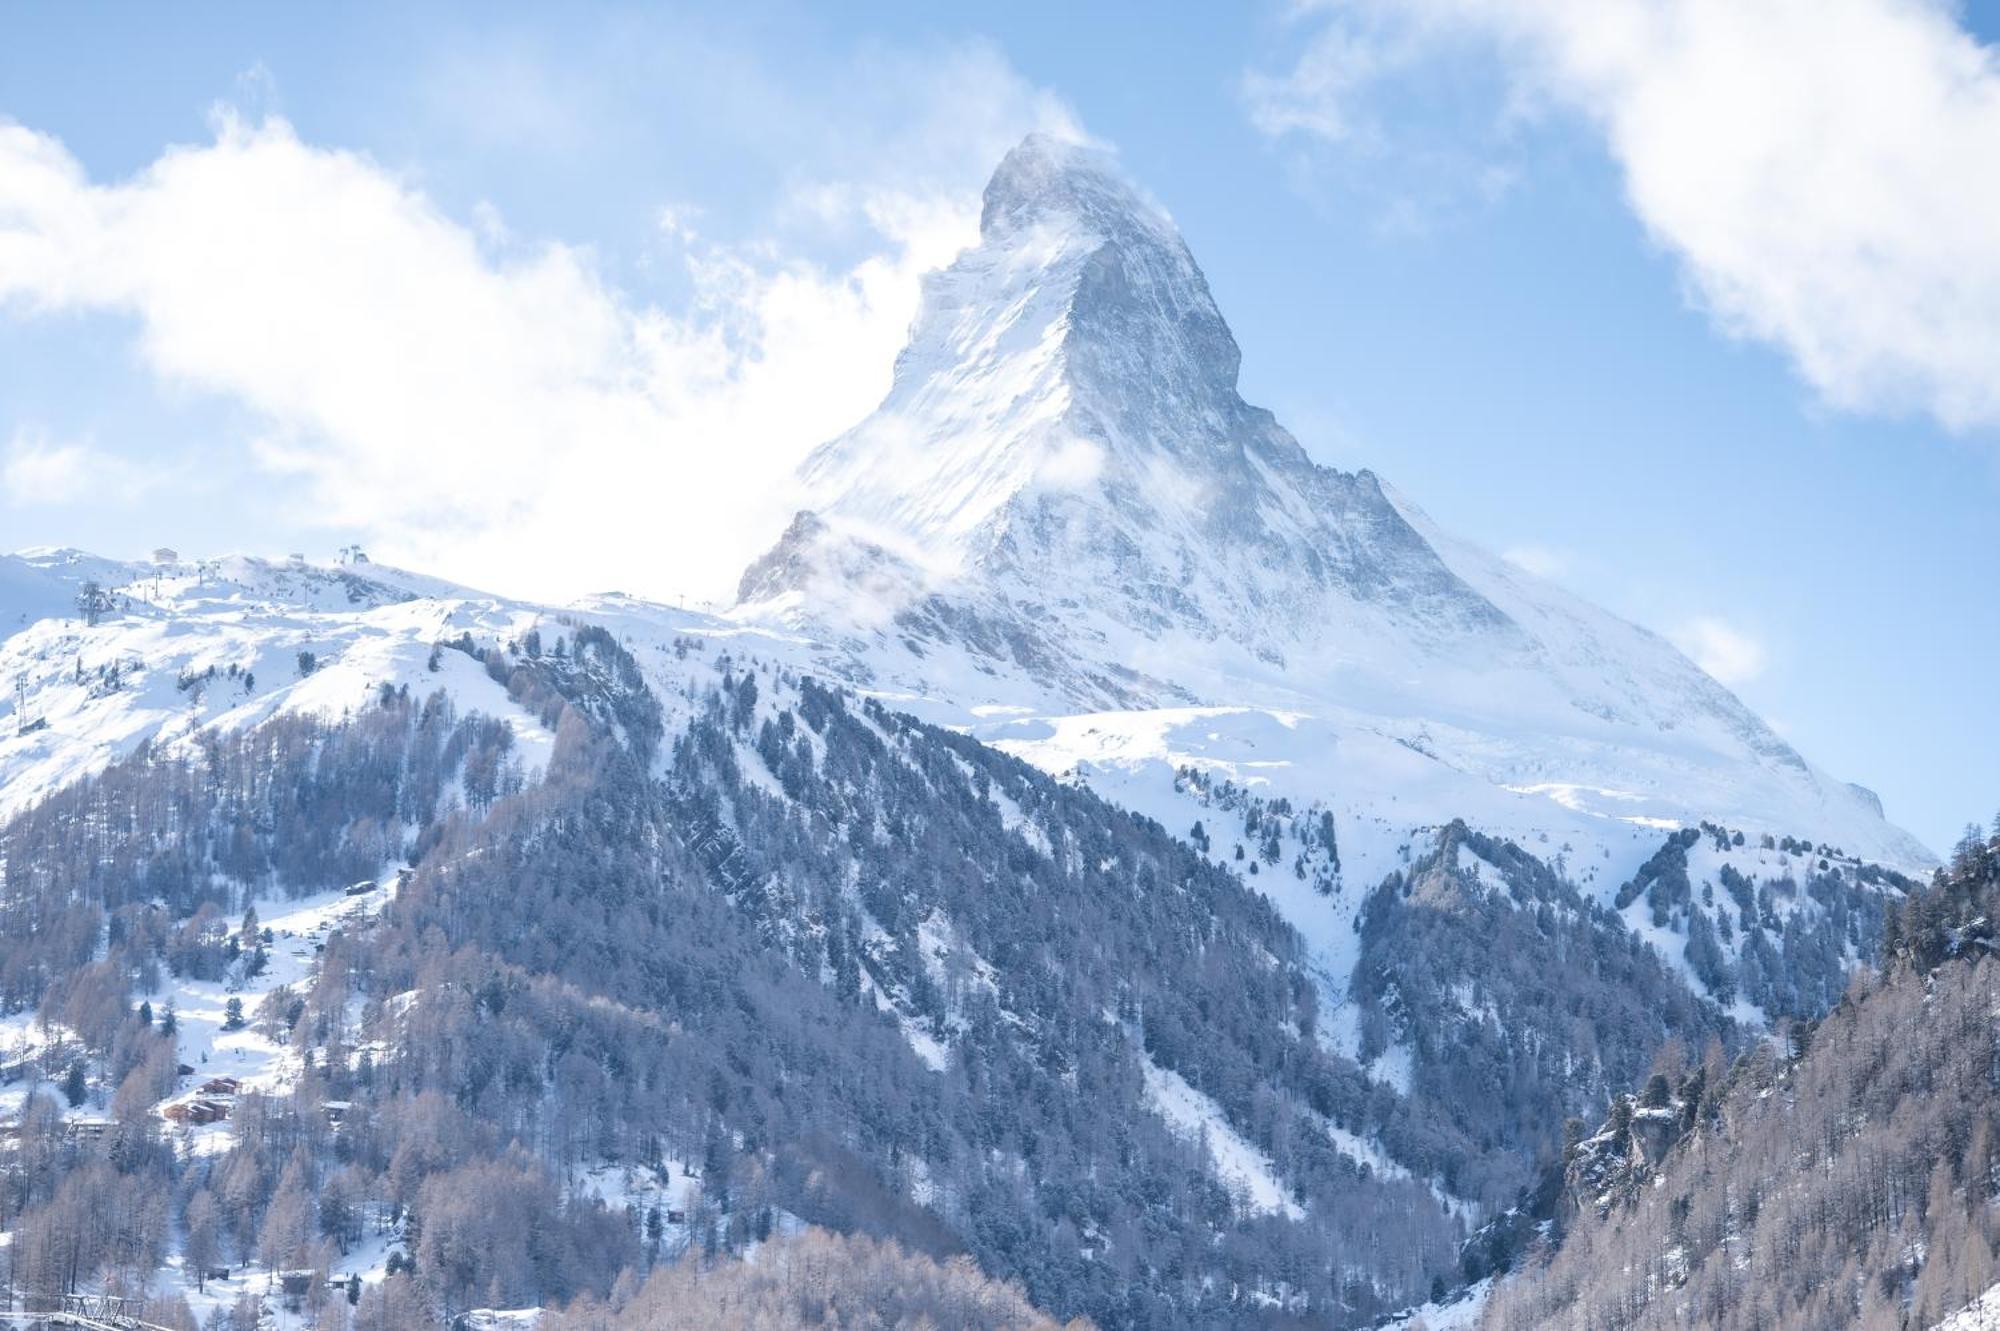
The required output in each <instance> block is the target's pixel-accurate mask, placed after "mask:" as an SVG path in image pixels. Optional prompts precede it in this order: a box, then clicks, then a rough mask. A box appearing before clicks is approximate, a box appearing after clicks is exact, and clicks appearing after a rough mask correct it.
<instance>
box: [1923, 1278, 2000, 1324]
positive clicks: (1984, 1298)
mask: <svg viewBox="0 0 2000 1331" xmlns="http://www.w3.org/2000/svg"><path fill="white" fill-rule="evenodd" d="M1937 1331H2000V1285H1995V1286H1994V1287H1993V1288H1992V1289H1989V1290H1987V1291H1986V1292H1985V1293H1984V1294H1982V1295H1980V1296H1979V1298H1978V1299H1976V1300H1975V1301H1973V1302H1972V1303H1969V1304H1967V1305H1966V1306H1965V1307H1963V1308H1960V1309H1959V1310H1958V1311H1957V1312H1955V1313H1953V1314H1952V1315H1951V1316H1949V1317H1947V1318H1945V1319H1944V1320H1943V1321H1942V1322H1939V1323H1938V1324H1937Z"/></svg>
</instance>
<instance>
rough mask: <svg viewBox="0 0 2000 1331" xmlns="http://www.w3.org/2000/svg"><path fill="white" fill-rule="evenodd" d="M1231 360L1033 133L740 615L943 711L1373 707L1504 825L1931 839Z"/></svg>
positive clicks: (851, 672)
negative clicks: (1511, 560) (1316, 439)
mask: <svg viewBox="0 0 2000 1331" xmlns="http://www.w3.org/2000/svg"><path fill="white" fill-rule="evenodd" d="M1239 361H1240V355H1239V351H1238V348H1237V344H1236V341H1235V339H1234V337H1233V336H1232V335H1231V333H1230V330H1229V327H1228V325H1227V323H1226V322H1225V321H1224V319H1223V316H1222V314H1221V312H1220V310H1219V309H1218V308H1217V306H1216V303H1215V300H1214V298H1213V295H1212V293H1211V292H1210V290H1209V287H1208V283H1207V281H1206V279H1205V278H1204V277H1203V275H1202V272H1201V269H1200V267H1199V266H1198V265H1197V263H1196V262H1195V259H1194V257H1193V255H1192V254H1191V253H1190V252H1189V249H1188V247H1187V245H1186V244H1185V243H1184V242H1183V240H1182V238H1181V236H1180V234H1179V232H1178V230H1177V229H1176V228H1175V227H1174V225H1173V223H1172V221H1171V219H1170V218H1169V217H1168V216H1167V214H1166V212H1165V211H1164V210H1163V209H1162V208H1160V207H1159V206H1158V205H1156V204H1154V203H1152V202H1151V201H1150V200H1148V199H1147V198H1146V197H1145V196H1144V194H1143V193H1142V192H1141V191H1140V190H1138V189H1137V188H1135V187H1134V186H1132V185H1131V184H1129V183H1128V182H1127V181H1125V179H1124V178H1123V177H1122V175H1121V174H1120V173H1119V171H1118V168H1117V166H1116V165H1115V163H1114V162H1113V161H1112V159H1111V158H1109V157H1108V156H1107V155H1105V154H1103V153H1101V152H1098V151H1096V150H1093V149H1091V148H1088V147H1084V146H1079V145H1075V144H1068V143H1063V142H1061V141H1058V140H1054V139H1049V138H1043V137H1033V138H1030V139H1029V140H1027V141H1026V142H1024V143H1022V144H1021V145H1020V146H1019V147H1017V148H1016V149H1015V150H1014V151H1013V152H1011V153H1010V154H1008V156H1007V157H1006V159H1005V160H1004V161H1003V162H1002V163H1001V164H1000V166H999V168H998V170H997V171H996V172H995V173H994V176H993V179H992V182H991V183H990V184H989V186H988V187H987V191H986V196H985V209H984V216H983V219H982V228H981V237H980V241H979V243H978V244H977V245H975V246H973V247H972V248H970V249H968V250H966V251H965V252H963V253H962V254H960V255H959V256H958V258H957V259H955V260H954V261H953V262H952V263H951V264H950V265H949V266H948V267H946V268H945V269H943V270H941V271H940V272H937V273H934V274H932V275H931V276H930V277H929V278H928V279H927V281H926V283H925V287H924V298H923V302H922V306H921V309H920V311H919V314H918V317H917V319H916V320H915V322H914V324H913V326H912V329H911V334H910V341H909V344H908V345H907V347H906V348H905V350H904V351H903V353H902V355H901V356H900V357H899V359H898V362H897V365H896V372H895V377H894V381H893V383H892V386H891V388H890V391H889V393H888V395H887V396H886V397H885V398H884V400H883V402H882V404H881V405H880V407H879V408H878V409H877V410H876V412H875V413H874V414H873V415H871V416H870V417H869V418H868V419H866V420H864V421H863V422H861V423H860V424H859V425H857V426H856V427H854V428H853V429H852V430H850V431H848V432H847V433H846V434H844V435H841V436H840V437H838V438H836V439H834V440H832V441H831V442H829V443H827V444H825V445H823V446H822V447H821V448H820V449H818V450H817V451H816V452H814V453H813V454H812V456H811V457H810V458H809V459H808V460H807V462H806V464H805V465H804V467H803V469H802V479H803V481H804V483H805V485H806V488H807V490H808V492H809V494H810V501H809V503H810V508H809V510H808V511H806V512H803V513H801V515H800V517H799V519H798V520H797V521H795V522H794V523H793V524H792V526H791V528H790V529H789V530H788V531H787V532H786V533H785V535H784V537H783V538H782V539H781V540H780V541H779V543H778V544H777V546H776V547H775V548H774V549H773V550H772V551H770V552H769V553H768V554H767V555H766V556H765V557H763V558H762V559H760V560H758V561H757V562H756V563H755V564H753V565H752V566H751V568H750V569H749V570H748V571H747V572H746V574H745V575H744V578H743V580H742V584H741V588H740V594H739V600H740V604H739V605H738V607H737V609H736V611H735V612H734V615H735V617H736V618H737V619H738V620H739V621H740V622H744V623H748V624H762V625H771V624H774V623H777V624H782V625H783V626H784V627H786V628H787V629H789V630H792V631H795V632H797V633H800V634H802V635H803V636H804V637H805V638H807V639H810V640H814V641H817V642H819V643H821V644H824V646H823V649H822V651H823V656H822V661H823V663H824V666H825V667H826V668H827V669H830V670H833V671H836V672H840V673H845V674H846V675H847V676H848V677H849V678H853V679H857V680H861V681H864V682H866V683H867V684H869V685H870V686H871V687H874V688H877V689H880V690H881V691H883V692H885V693H887V694H890V695H892V696H894V697H896V698H898V699H903V700H909V701H910V703H911V704H912V705H920V706H922V707H924V708H925V709H926V710H928V711H929V712H930V714H932V715H944V716H946V717H947V718H948V717H949V716H950V715H952V714H953V709H957V711H956V715H957V716H958V717H959V718H960V719H965V718H989V719H990V718H993V717H1002V716H1005V717H1014V718H1019V717H1020V716H1022V715H1023V714H1025V715H1027V716H1031V717H1032V716H1040V717H1074V716H1076V715H1077V714H1079V713H1092V714H1096V713H1106V714H1108V713H1110V712H1121V713H1136V712H1139V711H1143V710H1145V709H1158V708H1185V707H1189V706H1195V707H1221V708H1236V709H1248V710H1247V711H1245V712H1243V713H1242V714H1243V715H1244V716H1245V717H1250V718H1255V717H1265V716H1277V715H1280V714H1283V715H1286V716H1304V717H1309V718H1313V719H1314V721H1315V722H1316V723H1318V724H1324V725H1326V726H1329V727H1331V728H1332V733H1333V734H1335V735H1339V736H1347V737H1353V738H1355V739H1356V740H1357V741H1358V737H1359V736H1360V735H1362V734H1363V733H1364V732H1365V733H1366V734H1367V735H1369V736H1370V738H1369V739H1368V741H1367V744H1369V745H1372V744H1373V743H1375V742H1376V741H1377V740H1383V741H1386V742H1389V743H1391V744H1394V745H1398V746H1404V747H1405V749H1406V751H1408V752H1414V753H1417V754H1421V755H1422V756H1423V757H1424V758H1425V759H1426V760H1427V761H1429V762H1431V763H1433V764H1435V765H1436V766H1437V767H1438V769H1439V770H1440V773H1441V774H1444V775H1445V779H1446V781H1447V784H1449V785H1450V786H1451V788H1452V790H1453V793H1452V794H1451V795H1450V796H1449V797H1448V799H1446V800H1444V801H1443V802H1441V803H1439V804H1437V805H1436V806H1435V807H1433V806H1430V805H1426V807H1425V808H1424V810H1423V811H1422V816H1421V817H1418V818H1416V819H1413V820H1412V821H1416V822H1421V821H1425V820H1426V819H1429V820H1432V821H1437V822H1442V821H1445V820H1448V819H1450V818H1453V817H1458V816H1471V814H1470V812H1469V811H1470V810H1472V809H1473V808H1474V806H1475V805H1483V802H1484V798H1485V796H1483V795H1481V794H1480V793H1479V792H1481V791H1482V790H1483V791H1485V792H1487V793H1489V794H1491V795H1492V797H1493V798H1494V799H1496V800H1498V801H1499V804H1498V805H1497V806H1496V807H1495V809H1494V810H1491V811H1489V816H1488V825H1489V826H1499V825H1503V824H1504V825H1506V826H1508V827H1509V828H1510V829H1512V830H1513V831H1516V832H1526V831H1543V832H1545V831H1547V830H1548V829H1549V828H1550V827H1552V826H1556V825H1565V826H1566V825H1568V824H1569V823H1570V821H1571V820H1572V819H1573V818H1574V817H1575V816H1578V815H1581V816H1582V817H1584V818H1585V819H1586V820H1590V819H1607V820H1610V821H1611V822H1612V823H1614V824H1619V825H1630V826H1645V827H1658V826H1661V825H1675V824H1679V823H1690V824H1691V823H1693V822H1695V821H1697V820H1699V819H1702V818H1711V817H1714V818H1732V817H1733V818H1737V819H1740V820H1741V821H1742V822H1744V823H1745V824H1747V825H1750V826H1752V827H1756V828H1760V829H1761V828H1768V829H1771V830H1773V831H1776V832H1780V833H1785V832H1790V831H1795V830H1796V831H1804V830H1807V829H1810V830H1811V831H1812V832H1813V834H1814V835H1815V836H1822V837H1826V838H1828V839H1830V840H1833V841H1834V842H1836V843H1841V842H1845V843H1848V844H1855V845H1862V846H1866V847H1867V848H1869V850H1870V852H1871V853H1877V854H1880V855H1883V856H1885V857H1888V858H1891V859H1895V860H1897V861H1898V862H1904V863H1921V862H1922V861H1923V860H1924V859H1925V858H1926V852H1924V850H1923V849H1922V848H1921V847H1920V846H1917V845H1916V843H1914V842H1913V841H1911V840H1910V839H1909V838H1908V837H1907V835H1906V834H1904V833H1902V832H1900V831H1899V830H1898V829H1895V828H1893V827H1890V826H1889V825H1888V824H1886V823H1884V822H1883V821H1882V819H1881V815H1880V812H1879V810H1878V809H1876V808H1875V807H1874V806H1873V805H1872V804H1871V803H1870V802H1869V801H1868V800H1867V799H1865V798H1864V797H1863V796H1861V795H1859V794H1857V793H1856V792H1855V791H1853V790H1851V789H1849V788H1848V787H1847V786H1846V785H1845V784H1844V783H1841V782H1837V781H1833V780H1831V779H1829V778H1827V777H1826V776H1825V775H1824V774H1822V773H1819V772H1818V771H1817V770H1816V769H1814V768H1813V767H1812V766H1811V765H1810V764H1809V763H1807V762H1806V761H1805V760H1804V759H1803V758H1802V757H1801V756H1800V755H1799V754H1798V753H1797V752H1795V751H1794V750H1793V749H1792V748H1791V746H1789V745H1788V744H1786V743H1785V742H1784V741H1783V740H1782V739H1781V738H1780V737H1779V736H1778V735H1776V734H1775V733H1774V732H1773V731H1772V730H1771V729H1770V727H1768V726H1767V725H1765V724H1764V722H1763V721H1762V720H1760V719H1759V718H1758V717H1757V716H1756V715H1755V714H1754V713H1753V712H1751V711H1750V710H1749V709H1748V708H1746V707H1745V706H1744V705H1743V704H1742V703H1741V702H1740V701H1739V700H1738V699H1736V698H1735V697H1734V696H1733V695H1731V694H1730V693H1729V691H1728V690H1727V689H1725V688H1723V687H1722V686H1721V685H1720V684H1718V683H1716V681H1714V680H1713V679H1711V678H1709V677H1708V676H1707V675H1705V674H1704V673H1702V671H1701V670H1700V669H1698V668H1697V667H1696V666H1695V665H1694V664H1693V663H1692V662H1690V661H1689V660H1687V659H1686V658H1685V657H1684V656H1682V655H1681V653H1680V652H1678V651H1676V650H1675V649H1674V648H1673V647H1672V646H1671V645H1670V644H1668V643H1667V642H1666V641H1664V640H1663V639H1661V638H1659V637H1658V636H1657V635H1654V634H1652V633H1649V632H1646V631H1645V630H1643V629H1640V628H1638V627H1636V626H1634V625H1632V624H1629V623H1626V622H1625V621H1623V620H1620V619H1618V618H1617V617H1616V616H1614V615H1610V614H1607V613H1605V612H1604V611H1602V610H1599V609H1597V608H1596V607H1594V606H1590V605H1588V604H1586V603H1584V602H1582V601H1580V600H1579V599H1578V598H1576V597H1573V596H1570V595H1569V594H1567V593H1565V592H1563V591H1562V590H1561V589H1559V588H1556V587H1553V586H1550V585H1549V584H1547V583H1544V582H1541V581H1539V580H1538V579H1535V578H1533V577H1531V576H1529V575H1527V574H1525V573H1523V572H1521V571H1520V570H1518V569H1515V568H1512V567H1511V566H1509V565H1506V564H1505V563H1504V562H1503V561H1500V560H1498V559H1495V558H1493V557H1492V556H1490V555H1488V554H1486V553H1485V552H1484V551H1481V550H1479V549H1477V548H1475V547H1473V546H1470V545H1468V544H1467V543H1465V542H1462V541H1459V540H1457V539H1455V538H1453V537H1451V536H1450V535H1449V534H1447V533H1445V532H1442V531H1440V530H1439V529H1438V528H1437V527H1436V526H1435V524H1433V523H1431V522H1430V520H1429V519H1428V518H1426V517H1425V516H1424V515H1423V514H1422V512H1421V511H1420V510H1418V509H1417V508H1416V507H1415V506H1414V505H1412V504H1410V503H1409V502H1408V501H1407V500H1405V499H1403V498H1402V497H1401V496H1400V495H1398V494H1397V493H1396V492H1395V491H1394V490H1393V489H1391V488H1390V487H1388V486H1387V485H1385V484H1384V483H1383V482H1381V481H1380V480H1379V479H1378V478H1377V477H1376V476H1375V475H1373V474H1372V473H1370V472H1368V471H1365V470H1364V471H1357V472H1343V471H1338V470H1334V469H1332V468H1328V467H1323V466H1320V465H1318V464H1316V463H1315V462H1314V461H1313V460H1312V459H1311V457H1310V456H1309V455H1308V454H1307V453H1306V451H1305V450H1304V449H1303V448H1302V447H1301V446H1300V444H1299V443H1298V441H1297V440H1296V439H1294V438H1293V437H1292V436H1291V434H1289V433H1288V432H1287V431H1286V430H1285V429H1284V428H1283V427H1282V426H1280V425H1279V424H1278V422H1277V421H1276V420H1275V418H1274V417H1273V416H1272V415H1271V413H1270V412H1268V411H1265V410H1263V409H1261V408H1258V407H1255V406H1252V405H1251V404H1249V403H1247V402H1245V401H1244V400H1243V398H1242V397H1241V395H1240V394H1239V393H1238V391H1237V371H1238V366H1239ZM1524 483H1527V482H1526V481H1525V479H1524ZM1229 715H1232V716H1233V715H1236V713H1233V712H1232V713H1229ZM968 723H969V724H973V725H974V726H975V728H978V727H980V726H983V725H986V724H987V722H986V721H981V720H977V719H974V720H971V721H969V722H968ZM1009 724H1010V725H1011V724H1013V723H1012V722H1010V723H1009ZM1110 724H1111V723H1109V722H1107V723H1106V726H1109V725H1110ZM1224 724H1225V725H1235V724H1236V723H1235V722H1226V723H1224ZM1242 724H1244V725H1248V726H1252V727H1258V726H1261V725H1262V722H1261V721H1257V720H1255V719H1249V720H1245V721H1243V723H1242ZM1288 725H1289V723H1288ZM1032 728H1033V727H1032V726H1031V727H1030V729H1032ZM1308 729H1310V727H1308ZM1058 730H1060V726H1058ZM1155 730H1156V727H1153V726H1151V725H1149V724H1136V723H1135V725H1134V726H1133V727H1132V729H1131V733H1134V734H1152V733H1154V732H1155ZM982 733H984V732H983V731H982ZM1010 733H1011V732H1010ZM1097 733H1109V731H1108V730H1107V729H1106V728H1105V727H1104V726H1100V727H1099V728H1098V732H1097ZM1204 733H1205V732H1204ZM1288 733H1294V734H1301V733H1305V731H1301V730H1290V731H1288ZM996 737H997V735H996ZM1209 739H1211V740H1213V739H1215V736H1209ZM1363 747H1365V746H1364V745H1362V744H1361V743H1359V742H1356V743H1354V744H1353V745H1351V746H1350V749H1349V752H1351V753H1359V752H1360V751H1361V750H1362V748H1363ZM1134 752H1135V753H1136V752H1137V750H1136V749H1135V750H1134ZM1146 752H1147V753H1148V754H1151V753H1152V752H1153V750H1152V749H1151V748H1148V749H1146ZM1042 756H1043V757H1048V756H1049V755H1046V754H1044V755H1042ZM1169 757H1170V758H1171V759H1172V760H1173V761H1176V762H1179V761H1181V760H1183V759H1192V758H1193V757H1194V755H1193V754H1192V753H1191V752H1189V751H1185V750H1183V751H1177V752H1176V753H1174V754H1171V755H1169ZM1105 760H1107V755H1105V754H1104V753H1102V752H1100V753H1099V754H1098V757H1097V759H1095V760H1094V761H1097V762H1098V763H1099V765H1100V766H1101V765H1102V762H1103V761H1105ZM1109 760H1111V761H1118V760H1117V759H1115V758H1112V759H1109ZM1133 761H1134V762H1137V761H1140V759H1137V758H1134V759H1133ZM1145 761H1148V762H1150V761H1153V759H1152V758H1150V757H1149V758H1146V759H1145ZM1288 763H1292V759H1289V758H1288V759H1285V760H1282V761H1276V762H1270V761H1263V762H1260V764H1259V766H1258V769H1257V770H1258V773H1259V775H1258V777H1257V779H1258V780H1260V781H1271V782H1281V783H1282V782H1283V781H1284V780H1286V779H1287V778H1286V775H1285V770H1284V769H1286V768H1287V764H1288ZM1310 765H1311V764H1304V765H1296V764H1295V766H1296V769H1297V770H1295V771H1293V772H1292V775H1293V776H1298V777H1299V778H1300V779H1301V780H1304V779H1305V778H1304V777H1303V775H1302V774H1303V772H1304V770H1305V766H1310ZM1327 775H1328V774H1326V773H1321V774H1320V775H1316V776H1314V777H1313V778H1312V780H1313V781H1315V782H1317V781H1321V780H1323V779H1326V777H1327ZM1351 775H1353V776H1354V777H1356V778H1357V779H1368V774H1364V773H1362V772H1361V771H1359V770H1358V769H1357V770H1356V771H1355V772H1354V773H1352V774H1351ZM1333 779H1338V776H1337V775H1335V776H1334V778H1333ZM1287 793H1290V794H1293V795H1296V796H1301V797H1305V798H1318V797H1320V796H1322V795H1324V794H1325V793H1326V792H1325V791H1324V790H1323V789H1304V788H1300V789H1298V790H1292V791H1288V792H1287ZM1408 794H1409V792H1404V795H1405V801H1404V803H1403V806H1402V807H1401V808H1400V809H1398V810H1395V811H1393V814H1394V816H1393V819H1392V820H1393V821H1395V822H1398V823H1401V822H1404V821H1405V818H1406V817H1407V816H1408V815H1409V814H1411V813H1413V812H1415V811H1414V810H1412V809H1410V808H1409V805H1408V801H1407V796H1408ZM1387 798H1388V800H1389V801H1390V802H1394V801H1395V800H1396V796H1395V795H1394V794H1393V793H1391V794H1389V795H1388V797H1387ZM1552 806H1553V807H1554V809H1555V810H1557V811H1556V812H1554V813H1552V812H1550V810H1551V807H1552Z"/></svg>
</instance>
